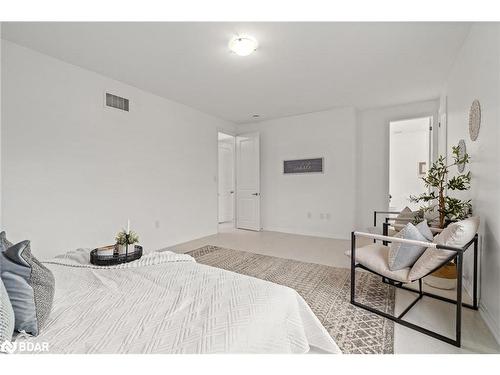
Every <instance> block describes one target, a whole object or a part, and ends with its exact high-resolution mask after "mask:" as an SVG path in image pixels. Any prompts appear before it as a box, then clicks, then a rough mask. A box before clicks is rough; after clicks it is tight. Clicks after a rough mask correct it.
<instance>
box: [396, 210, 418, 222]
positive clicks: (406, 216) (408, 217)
mask: <svg viewBox="0 0 500 375" xmlns="http://www.w3.org/2000/svg"><path fill="white" fill-rule="evenodd" d="M416 214H417V213H416V212H413V211H412V210H411V209H410V208H409V207H405V208H403V210H402V211H401V212H400V213H399V214H398V216H396V218H395V220H394V224H399V225H406V224H407V223H410V222H412V221H413V219H414V218H415V215H416Z"/></svg>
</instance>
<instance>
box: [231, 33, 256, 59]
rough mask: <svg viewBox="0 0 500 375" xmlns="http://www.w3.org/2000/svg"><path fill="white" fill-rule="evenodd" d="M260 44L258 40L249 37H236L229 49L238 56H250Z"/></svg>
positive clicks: (232, 39)
mask: <svg viewBox="0 0 500 375" xmlns="http://www.w3.org/2000/svg"><path fill="white" fill-rule="evenodd" d="M258 46H259V43H257V40H256V39H255V38H253V37H251V36H248V35H236V36H234V37H233V38H231V40H230V41H229V49H230V50H231V51H233V52H234V53H236V54H237V55H238V56H248V55H250V54H251V53H252V52H254V51H255V50H256V49H257V47H258Z"/></svg>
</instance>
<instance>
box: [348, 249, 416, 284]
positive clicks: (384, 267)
mask: <svg viewBox="0 0 500 375" xmlns="http://www.w3.org/2000/svg"><path fill="white" fill-rule="evenodd" d="M355 254H356V262H357V263H360V264H362V265H363V266H365V267H366V268H368V269H370V270H372V271H374V272H376V273H378V274H380V275H383V276H386V277H388V278H390V279H392V280H396V281H402V282H408V274H409V272H410V267H406V268H403V269H400V270H397V271H391V270H390V269H389V246H384V245H382V244H380V243H373V244H370V245H367V246H363V247H360V248H358V249H356V253H355ZM346 255H347V256H351V250H348V251H346Z"/></svg>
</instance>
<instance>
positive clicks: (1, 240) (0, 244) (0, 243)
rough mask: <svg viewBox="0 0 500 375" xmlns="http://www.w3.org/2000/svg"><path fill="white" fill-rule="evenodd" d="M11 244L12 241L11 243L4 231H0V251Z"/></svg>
mask: <svg viewBox="0 0 500 375" xmlns="http://www.w3.org/2000/svg"><path fill="white" fill-rule="evenodd" d="M12 245H13V243H11V242H10V241H9V240H8V239H7V235H6V234H5V232H0V251H4V250H5V249H7V248H9V247H11V246H12Z"/></svg>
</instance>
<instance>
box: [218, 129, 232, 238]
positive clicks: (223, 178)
mask: <svg viewBox="0 0 500 375" xmlns="http://www.w3.org/2000/svg"><path fill="white" fill-rule="evenodd" d="M234 168H235V137H234V136H232V135H230V134H225V133H221V132H219V133H218V174H219V177H218V192H217V196H218V222H219V232H224V231H228V230H233V229H234V227H235V225H234V218H235V212H234V211H235V210H234V207H235V204H234V197H235V178H234V177H235V173H234V171H235V169H234Z"/></svg>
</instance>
